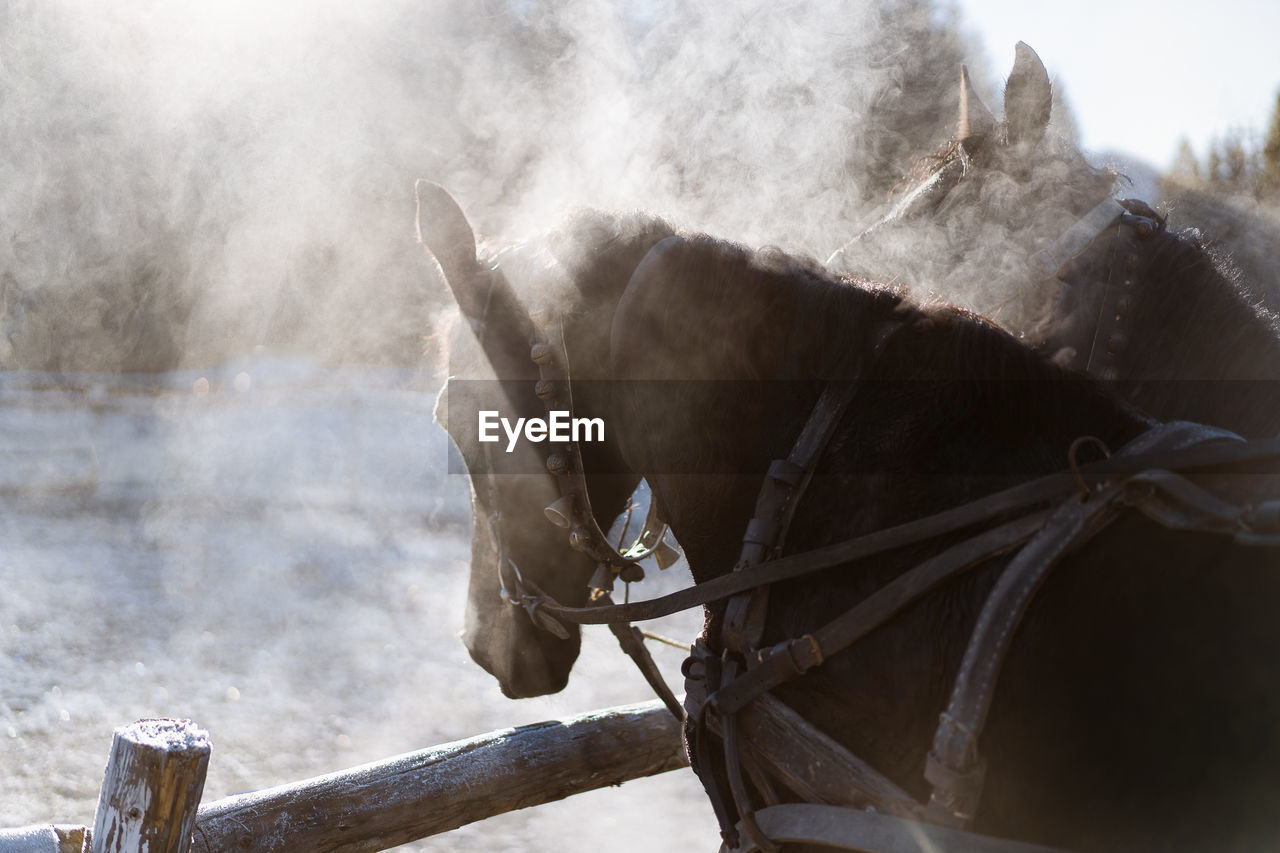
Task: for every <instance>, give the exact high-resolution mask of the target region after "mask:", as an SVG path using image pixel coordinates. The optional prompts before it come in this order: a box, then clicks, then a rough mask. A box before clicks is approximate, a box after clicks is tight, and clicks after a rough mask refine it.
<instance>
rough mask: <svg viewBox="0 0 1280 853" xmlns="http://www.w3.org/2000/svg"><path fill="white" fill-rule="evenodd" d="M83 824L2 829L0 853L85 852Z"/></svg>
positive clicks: (0, 830) (0, 832)
mask: <svg viewBox="0 0 1280 853" xmlns="http://www.w3.org/2000/svg"><path fill="white" fill-rule="evenodd" d="M86 834H87V833H86V832H85V828H84V827H83V826H61V825H59V826H24V827H21V828H20V829H0V853H84V850H85V836H86Z"/></svg>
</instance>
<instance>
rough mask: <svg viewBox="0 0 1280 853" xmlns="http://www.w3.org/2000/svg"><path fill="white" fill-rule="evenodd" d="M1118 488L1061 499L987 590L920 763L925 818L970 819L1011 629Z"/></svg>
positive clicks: (1114, 501) (1116, 503) (1103, 520)
mask: <svg viewBox="0 0 1280 853" xmlns="http://www.w3.org/2000/svg"><path fill="white" fill-rule="evenodd" d="M1123 494H1124V487H1123V485H1121V484H1116V485H1113V486H1110V487H1108V488H1106V489H1104V490H1102V491H1101V492H1098V493H1095V494H1092V495H1090V496H1089V498H1088V499H1087V500H1085V501H1082V502H1081V501H1075V500H1068V501H1067V502H1066V503H1064V504H1063V505H1062V506H1061V507H1059V508H1058V509H1057V510H1056V511H1054V512H1053V514H1052V515H1051V516H1050V517H1049V519H1048V520H1047V521H1045V523H1044V526H1043V529H1041V530H1040V531H1039V533H1038V534H1037V535H1036V536H1035V538H1034V539H1032V540H1031V542H1030V543H1029V544H1028V545H1026V546H1025V547H1024V548H1023V549H1022V550H1021V551H1020V552H1019V553H1018V555H1017V556H1016V557H1014V558H1013V561H1012V562H1010V563H1009V565H1008V567H1006V568H1005V570H1004V572H1003V573H1002V574H1001V575H1000V579H999V580H998V581H997V582H996V586H995V588H994V589H993V590H992V591H991V594H990V595H988V596H987V600H986V603H985V604H984V605H983V607H982V613H981V615H979V617H978V624H977V625H976V626H975V627H974V629H973V638H972V639H971V640H970V642H969V646H968V648H967V649H966V650H965V655H964V659H963V661H962V662H961V664H960V672H959V674H958V675H957V676H956V683H955V688H954V689H953V691H952V694H951V702H950V704H949V705H948V706H947V710H946V712H944V713H943V714H942V722H941V724H940V725H939V726H938V730H937V732H936V734H935V735H934V741H933V751H932V752H931V753H930V754H929V758H928V760H927V762H926V765H925V774H924V775H925V778H926V779H927V780H929V781H930V782H932V783H933V786H934V788H933V796H932V797H931V798H930V800H929V806H928V808H927V809H926V811H925V817H926V818H928V819H929V820H932V821H933V822H935V823H940V824H943V825H946V826H955V827H959V828H963V827H964V826H965V825H967V823H968V821H969V820H971V819H972V818H973V815H974V812H975V811H976V810H977V807H978V799H979V797H980V796H981V794H982V778H983V763H982V761H981V759H980V758H979V756H978V744H977V738H978V732H979V731H980V730H981V728H982V724H983V722H984V721H985V719H986V715H987V711H988V709H989V708H990V706H991V697H992V695H993V694H994V692H995V690H994V683H995V678H996V675H997V674H998V673H999V672H1000V666H1001V664H1003V663H1004V657H1005V654H1006V653H1007V651H1008V648H1009V644H1010V641H1011V640H1012V638H1013V632H1014V630H1015V629H1016V628H1017V626H1018V623H1019V622H1020V621H1021V620H1022V615H1023V613H1025V612H1026V608H1027V605H1028V603H1029V602H1030V601H1031V599H1032V597H1033V596H1034V595H1035V594H1036V592H1037V591H1038V590H1039V588H1040V585H1041V584H1042V583H1043V582H1044V580H1045V578H1046V577H1048V575H1049V573H1050V571H1051V570H1052V569H1053V567H1054V566H1056V565H1057V564H1058V562H1059V561H1061V559H1062V558H1063V557H1064V556H1065V555H1066V554H1067V553H1068V552H1069V551H1071V550H1072V549H1074V548H1078V547H1079V546H1080V545H1081V544H1083V543H1084V542H1087V541H1088V540H1089V539H1090V538H1092V537H1093V535H1094V534H1096V533H1097V532H1098V531H1099V530H1101V529H1102V528H1103V527H1105V526H1106V524H1107V523H1108V522H1109V521H1111V520H1112V519H1113V518H1114V517H1115V516H1116V515H1117V514H1118V513H1119V512H1120V510H1122V509H1123V508H1124V505H1123V503H1122V501H1121V500H1120V499H1121V497H1122V496H1123Z"/></svg>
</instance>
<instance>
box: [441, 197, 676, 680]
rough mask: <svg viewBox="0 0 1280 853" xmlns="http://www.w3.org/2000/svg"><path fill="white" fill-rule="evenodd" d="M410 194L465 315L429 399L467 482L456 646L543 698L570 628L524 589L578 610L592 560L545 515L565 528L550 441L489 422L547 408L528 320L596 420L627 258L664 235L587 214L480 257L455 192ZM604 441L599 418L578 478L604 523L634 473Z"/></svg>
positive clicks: (565, 668) (575, 635) (636, 219)
mask: <svg viewBox="0 0 1280 853" xmlns="http://www.w3.org/2000/svg"><path fill="white" fill-rule="evenodd" d="M417 195H418V232H419V239H420V241H421V242H422V243H423V244H424V245H425V246H426V248H427V249H428V250H430V252H431V254H432V255H433V256H434V257H435V260H436V261H437V262H438V263H439V265H440V269H441V271H442V273H443V275H444V278H445V280H446V281H447V283H448V285H449V288H450V291H451V292H452V294H453V297H454V300H455V301H456V302H457V304H458V308H459V310H460V312H461V315H462V318H463V321H464V322H463V323H461V324H460V328H459V329H458V332H457V333H456V334H455V335H454V338H453V340H452V341H451V342H450V343H451V350H450V376H449V379H448V381H447V382H446V385H445V388H444V390H443V391H442V392H441V394H440V398H439V400H438V402H437V406H436V419H437V420H438V421H439V422H440V423H441V424H442V425H443V426H444V427H445V429H446V430H447V431H448V433H449V435H450V437H451V438H452V439H453V442H454V444H455V446H456V447H457V449H458V451H459V454H460V455H461V457H462V461H463V463H464V464H465V466H466V472H467V474H468V476H469V478H470V482H471V498H472V521H473V525H472V537H471V576H470V585H469V588H468V594H467V608H466V618H465V626H464V630H463V642H464V643H465V645H466V647H467V651H468V652H469V653H470V655H471V657H472V658H473V659H474V660H475V661H476V662H477V663H478V664H480V666H482V667H483V668H484V669H485V670H487V671H488V672H489V673H491V674H492V675H493V676H494V677H496V678H497V680H498V683H499V685H500V686H501V688H502V691H503V692H504V693H505V694H506V695H508V696H510V697H512V698H522V697H529V696H538V695H543V694H547V693H555V692H557V691H559V690H561V689H563V688H564V686H565V684H566V683H567V681H568V677H569V672H570V670H571V668H572V667H573V663H574V661H575V660H576V659H577V656H578V652H579V648H580V642H581V636H580V632H579V629H578V627H577V626H576V625H562V624H560V623H558V622H556V621H555V620H553V619H550V618H548V617H546V616H545V615H543V614H540V613H538V612H537V610H536V608H531V607H528V606H524V607H522V606H520V605H521V604H522V602H525V603H527V599H524V597H523V593H524V592H525V591H527V590H538V591H541V592H545V593H546V594H547V595H549V596H551V597H553V598H554V599H555V600H557V601H560V602H562V603H564V604H567V605H572V606H584V605H585V604H586V603H587V597H588V594H589V581H590V580H591V579H592V577H593V575H594V573H595V571H596V568H597V565H598V562H599V560H598V559H597V557H595V556H592V555H591V554H590V553H589V552H584V551H579V550H574V548H572V547H570V544H569V543H570V540H571V535H572V531H569V530H566V529H563V528H562V527H560V526H557V523H553V521H554V522H559V523H564V521H565V518H564V516H565V515H566V513H564V512H563V504H562V503H561V502H562V501H563V498H564V495H563V494H562V490H561V488H560V486H559V485H558V480H557V476H555V474H554V473H553V472H552V471H550V470H549V469H548V466H549V465H553V466H554V461H553V458H552V457H554V456H555V455H556V454H554V453H553V452H552V448H550V447H549V445H548V444H546V443H540V442H536V441H533V440H530V439H531V436H532V434H531V433H530V432H528V431H527V430H526V431H525V432H524V433H523V434H522V435H519V434H518V435H517V436H516V437H514V438H512V437H510V436H509V435H506V434H504V430H505V428H506V427H504V428H501V429H499V428H497V426H496V424H497V423H502V422H505V424H506V426H507V427H509V426H511V425H514V424H518V423H519V422H520V419H524V422H525V423H529V422H531V421H533V420H537V419H543V420H545V419H546V417H547V415H548V412H547V408H546V405H545V402H544V398H545V396H546V395H545V394H542V396H540V395H539V392H540V388H539V385H538V383H539V365H538V364H537V363H535V360H534V359H535V358H537V359H538V360H542V359H543V358H544V357H545V349H546V345H547V342H546V340H545V335H546V330H545V329H544V328H543V327H542V326H540V325H539V323H538V322H536V320H540V319H543V318H545V317H547V316H549V315H550V316H555V317H556V318H557V328H559V329H561V330H562V334H563V342H564V343H563V346H564V350H563V352H562V354H561V357H563V358H565V359H567V360H568V362H569V364H567V365H565V368H566V370H569V369H572V373H573V377H574V379H573V381H574V385H575V388H576V392H575V395H574V405H573V414H574V415H575V416H581V417H584V418H589V419H590V418H601V419H603V420H604V421H605V423H606V424H607V423H608V421H609V418H608V416H607V411H606V409H607V396H608V394H607V392H608V388H607V383H603V382H600V381H596V380H601V379H605V378H607V373H606V371H607V365H608V340H609V334H608V332H609V328H610V322H611V318H612V312H613V306H614V304H615V303H616V301H617V299H618V297H619V295H620V294H621V292H622V289H623V288H624V287H625V285H626V283H627V281H628V280H629V277H630V272H631V269H632V268H633V267H634V265H635V263H638V261H639V258H640V257H642V256H643V254H644V252H645V251H647V249H648V248H649V246H651V245H652V244H653V243H655V242H657V241H658V240H659V239H661V238H662V237H664V236H666V235H667V234H669V233H671V232H670V229H669V228H667V226H666V225H665V224H664V223H662V222H661V221H659V220H656V219H654V218H651V217H646V216H642V215H639V214H636V215H631V216H612V215H606V214H601V213H595V212H590V211H588V212H583V213H581V214H579V215H577V216H575V217H574V218H572V219H571V220H569V222H568V223H567V224H566V225H565V226H563V227H562V228H560V229H558V230H556V231H553V232H549V233H548V234H546V235H543V236H541V237H539V238H538V239H536V240H533V241H529V242H527V243H525V244H521V245H517V246H513V247H510V248H508V249H505V250H502V251H498V252H494V253H492V254H490V253H485V254H483V255H482V256H478V255H477V251H476V239H475V234H474V231H473V230H472V227H471V225H470V223H469V222H468V220H467V218H466V216H465V214H464V213H463V211H462V209H461V207H460V206H459V205H458V203H457V202H456V201H455V200H454V199H453V197H452V196H451V195H450V194H449V193H448V192H447V191H445V190H444V189H443V188H442V187H440V186H438V185H436V184H432V183H429V182H426V181H420V182H419V184H418V187H417ZM537 346H542V347H543V351H544V354H543V355H539V354H538V352H535V351H534V349H535V347H537ZM484 413H490V414H488V415H487V416H486V415H485V414H484ZM484 417H487V418H488V425H487V428H483V429H482V427H484V425H482V423H481V419H482V418H484ZM517 429H518V427H517ZM482 438H484V439H485V440H481V439H482ZM495 438H496V439H497V440H492V439H495ZM608 438H609V431H608V429H607V427H606V432H605V439H606V440H604V441H600V442H593V443H584V444H583V445H582V446H581V452H582V459H583V468H584V473H585V472H590V473H589V474H587V475H586V476H585V480H584V485H583V489H584V494H583V496H582V500H583V501H585V500H587V498H586V495H587V494H589V495H590V498H589V500H590V502H591V504H592V505H593V506H594V507H595V510H596V512H598V513H599V516H600V517H601V518H609V519H612V518H613V517H614V516H616V515H617V514H618V513H619V512H620V511H621V509H622V508H623V506H624V505H625V502H626V501H627V499H628V497H629V496H630V495H631V493H632V491H633V490H634V489H635V487H636V485H637V483H638V481H639V478H638V477H637V476H635V475H633V474H630V473H628V472H627V471H626V470H625V467H624V466H623V464H622V463H621V461H620V458H619V456H618V450H617V448H616V446H614V445H613V444H612V443H611V442H609V441H608ZM556 473H562V472H556ZM556 507H561V509H560V510H557V509H556ZM553 517H554V519H553Z"/></svg>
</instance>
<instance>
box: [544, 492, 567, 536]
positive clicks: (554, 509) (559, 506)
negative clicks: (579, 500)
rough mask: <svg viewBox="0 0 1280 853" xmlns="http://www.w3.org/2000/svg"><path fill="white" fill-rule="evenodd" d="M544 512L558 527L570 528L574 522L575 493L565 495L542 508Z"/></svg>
mask: <svg viewBox="0 0 1280 853" xmlns="http://www.w3.org/2000/svg"><path fill="white" fill-rule="evenodd" d="M542 512H543V514H544V515H545V516H546V517H547V520H548V521H550V522H551V523H552V524H554V525H555V526H556V527H563V528H564V529H565V530H568V529H569V526H570V525H571V524H572V523H573V522H572V518H573V495H565V496H564V497H562V498H560V499H559V500H558V501H556V502H555V503H553V504H551V505H550V506H548V507H547V508H545V509H544V510H542Z"/></svg>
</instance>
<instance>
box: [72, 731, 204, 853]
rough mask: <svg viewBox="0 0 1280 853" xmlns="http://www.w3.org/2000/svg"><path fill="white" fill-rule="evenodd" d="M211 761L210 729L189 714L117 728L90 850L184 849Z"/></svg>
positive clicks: (172, 852)
mask: <svg viewBox="0 0 1280 853" xmlns="http://www.w3.org/2000/svg"><path fill="white" fill-rule="evenodd" d="M208 766H209V736H208V733H207V732H205V731H204V730H203V729H201V728H199V727H198V726H196V725H195V724H194V723H192V722H191V721H190V720H140V721H138V722H136V723H133V724H132V725H128V726H123V727H121V728H118V729H116V731H115V737H114V738H113V739H112V742H111V757H110V758H109V759H108V761H107V772H106V776H105V778H104V780H103V782H102V793H101V795H100V797H99V800H98V812H97V815H96V816H95V817H94V824H93V840H92V848H91V850H92V853H144V851H145V853H185V851H186V850H187V849H188V847H189V846H190V842H191V829H192V826H193V825H194V824H195V817H196V809H197V808H198V807H199V805H200V794H201V792H202V791H203V790H204V777H205V772H206V771H207V770H208Z"/></svg>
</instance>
